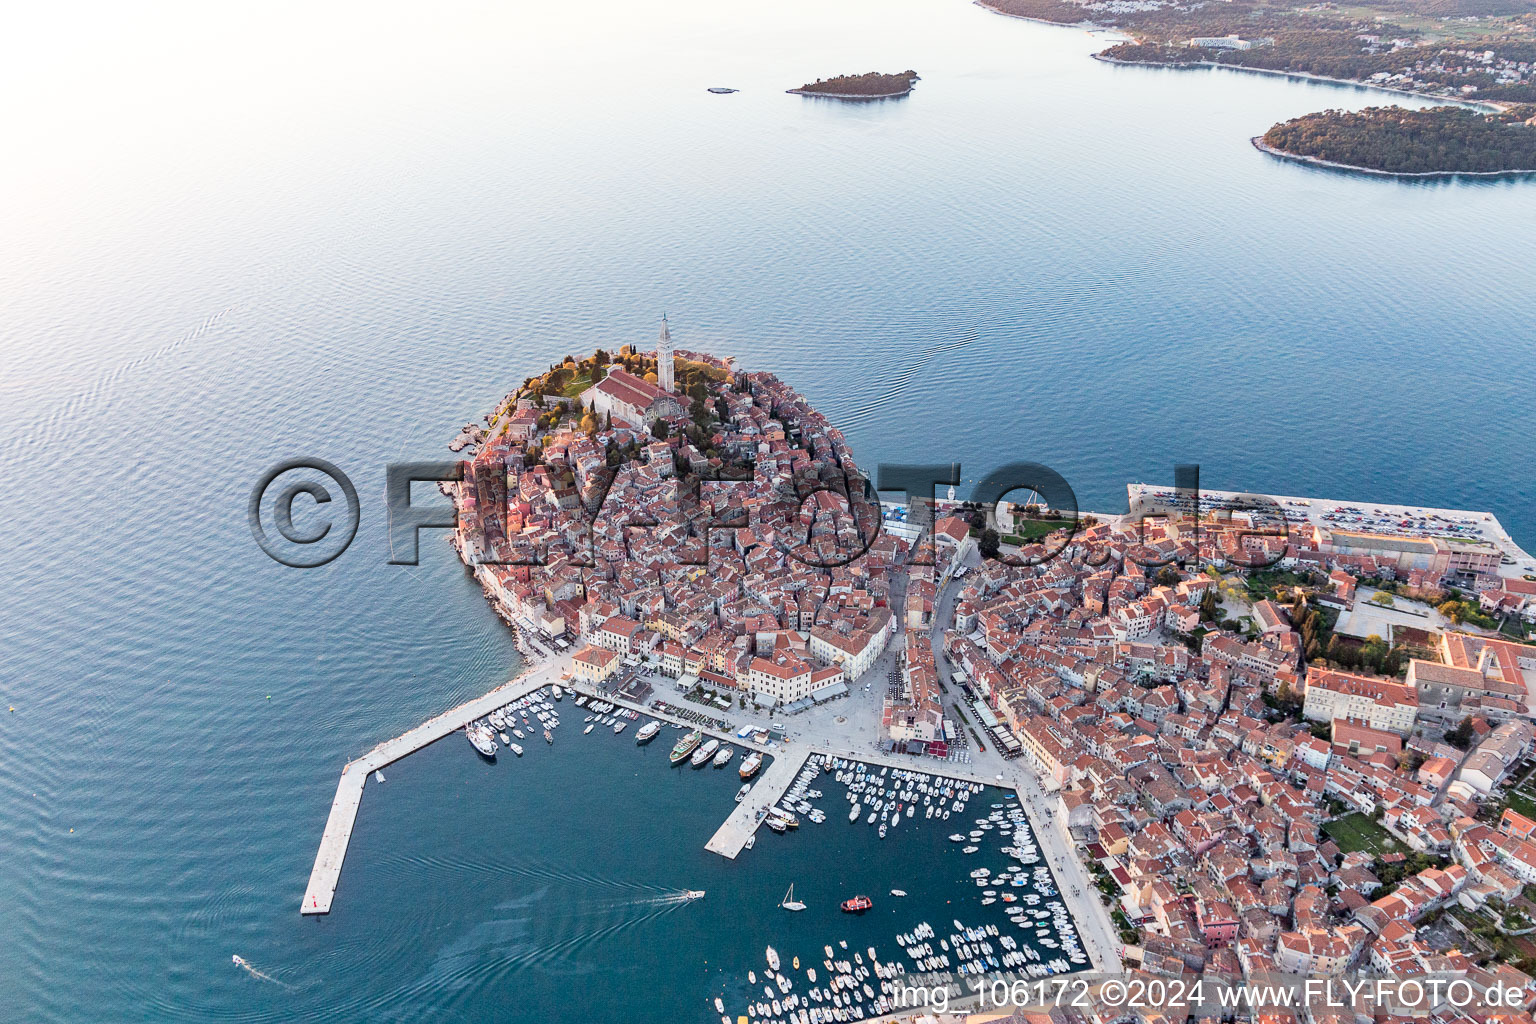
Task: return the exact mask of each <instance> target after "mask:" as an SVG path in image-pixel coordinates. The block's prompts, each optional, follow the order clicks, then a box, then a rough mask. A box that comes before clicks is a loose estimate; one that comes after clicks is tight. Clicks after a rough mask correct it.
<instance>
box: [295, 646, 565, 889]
mask: <svg viewBox="0 0 1536 1024" xmlns="http://www.w3.org/2000/svg"><path fill="white" fill-rule="evenodd" d="M560 681H561V680H560V677H559V675H558V673H556V672H554V671H552V670H551V669H547V668H546V669H535V670H533V671H532V672H529V673H527V674H525V675H522V676H519V677H517V678H516V679H513V680H512V681H510V682H508V683H505V684H503V685H501V686H498V687H497V688H496V689H494V690H492V691H491V692H490V693H487V694H483V695H481V696H479V697H476V698H475V699H474V700H470V701H465V702H464V703H463V704H460V705H459V706H458V707H456V708H452V709H450V710H448V711H445V712H443V713H442V714H440V715H438V716H436V717H435V718H429V719H427V720H426V721H425V722H423V723H421V724H420V725H418V726H417V727H416V728H414V729H412V730H410V731H409V732H404V733H401V734H400V735H399V736H396V737H395V738H394V739H392V740H385V741H384V742H383V743H380V744H379V745H378V746H376V747H374V748H373V749H372V750H370V751H368V753H366V754H364V755H363V756H362V757H359V758H358V759H357V760H355V761H348V762H347V764H346V766H345V767H344V768H342V770H341V781H340V782H339V783H337V785H336V800H335V801H334V802H333V803H332V804H331V814H330V817H329V818H327V819H326V822H325V834H324V835H322V836H321V837H320V850H319V852H318V853H316V854H315V866H314V868H313V869H312V870H311V871H310V873H309V886H308V888H306V889H305V890H304V902H303V903H302V904H301V905H300V907H299V913H301V914H329V913H330V912H331V900H332V899H334V898H335V896H336V884H337V882H339V881H340V879H341V864H342V861H343V860H345V859H346V856H347V844H348V843H350V842H351V840H352V826H353V824H354V823H355V822H356V821H357V808H358V805H359V804H361V803H362V800H363V783H364V782H366V781H367V779H368V773H369V772H372V771H377V770H378V769H380V768H383V767H384V766H385V765H387V764H390V763H392V762H394V761H398V760H400V758H402V757H404V756H405V755H407V754H410V753H412V752H414V751H417V750H420V749H421V748H422V747H425V746H427V745H428V744H431V743H436V742H437V741H438V740H440V739H442V738H443V737H444V736H447V735H448V734H449V733H453V732H457V731H458V730H460V729H462V728H464V726H466V725H468V724H469V723H470V722H473V721H474V720H475V719H477V718H484V717H485V716H486V715H488V714H490V713H491V712H492V711H495V710H496V709H497V708H499V707H504V706H506V705H507V704H510V703H512V702H513V701H515V700H517V699H519V698H520V697H524V696H526V695H528V694H530V693H532V692H533V691H535V690H538V689H542V688H543V687H545V686H548V685H549V684H551V683H558V682H560Z"/></svg>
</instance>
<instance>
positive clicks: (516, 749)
mask: <svg viewBox="0 0 1536 1024" xmlns="http://www.w3.org/2000/svg"><path fill="white" fill-rule="evenodd" d="M507 747H508V748H509V749H511V751H512V753H514V754H516V755H517V756H518V757H522V756H523V748H522V747H520V746H518V745H517V744H516V743H508V744H507Z"/></svg>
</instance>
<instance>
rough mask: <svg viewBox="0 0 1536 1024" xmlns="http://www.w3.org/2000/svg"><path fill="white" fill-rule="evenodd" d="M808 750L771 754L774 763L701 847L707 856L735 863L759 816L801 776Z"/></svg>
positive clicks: (760, 817) (755, 827) (760, 820)
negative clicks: (711, 854) (714, 854)
mask: <svg viewBox="0 0 1536 1024" xmlns="http://www.w3.org/2000/svg"><path fill="white" fill-rule="evenodd" d="M810 756H811V749H810V748H809V747H801V748H800V749H798V750H784V751H780V752H779V753H778V754H775V755H774V758H773V763H772V764H770V765H769V766H768V767H767V769H765V770H764V771H763V774H762V775H761V776H759V777H758V780H757V782H755V783H753V785H752V789H751V790H750V791H749V792H748V793H747V795H746V797H745V798H744V799H743V800H742V801H741V803H739V804H737V805H736V809H735V810H734V811H732V812H731V813H730V815H729V816H728V817H727V818H726V819H725V823H724V824H722V825H721V826H720V827H719V828H718V829H717V830H716V831H715V834H714V835H713V836H712V837H710V840H709V842H707V843H705V844H704V849H706V850H708V851H709V852H710V853H718V854H719V855H720V856H722V857H724V858H726V859H727V860H735V859H736V855H737V854H738V853H740V852H741V848H742V847H743V846H745V845H746V842H747V839H748V837H750V836H751V835H752V834H753V833H755V832H756V831H757V826H758V825H759V824H761V823H762V820H763V818H762V813H763V812H765V811H767V810H768V808H770V807H772V806H773V805H774V804H776V803H778V802H779V798H780V797H782V796H783V795H784V791H785V790H787V789H788V788H789V787H790V784H791V783H793V782H794V781H795V776H797V775H799V774H800V769H801V768H803V767H804V766H805V762H806V761H807V760H809V759H810Z"/></svg>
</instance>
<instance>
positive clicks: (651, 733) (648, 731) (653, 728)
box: [635, 719, 661, 746]
mask: <svg viewBox="0 0 1536 1024" xmlns="http://www.w3.org/2000/svg"><path fill="white" fill-rule="evenodd" d="M659 732H661V723H660V722H658V721H656V720H655V719H652V720H651V721H649V722H646V723H645V724H644V725H642V726H641V727H640V731H639V732H637V733H635V745H636V746H639V745H640V744H642V743H649V742H650V741H651V740H653V739H655V738H656V734H657V733H659Z"/></svg>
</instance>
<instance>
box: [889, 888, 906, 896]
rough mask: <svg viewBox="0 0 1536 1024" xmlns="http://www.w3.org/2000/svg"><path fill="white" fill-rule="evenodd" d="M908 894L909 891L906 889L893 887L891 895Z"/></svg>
mask: <svg viewBox="0 0 1536 1024" xmlns="http://www.w3.org/2000/svg"><path fill="white" fill-rule="evenodd" d="M906 894H907V891H906V890H905V889H892V890H891V895H892V896H905V895H906Z"/></svg>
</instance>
